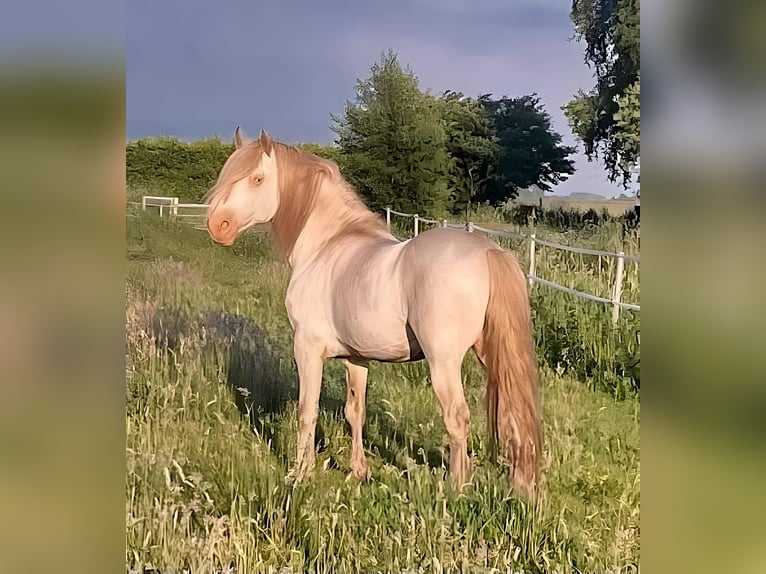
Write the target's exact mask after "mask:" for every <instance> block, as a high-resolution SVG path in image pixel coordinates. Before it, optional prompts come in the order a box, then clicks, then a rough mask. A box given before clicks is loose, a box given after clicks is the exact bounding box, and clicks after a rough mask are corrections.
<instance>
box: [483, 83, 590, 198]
mask: <svg viewBox="0 0 766 574" xmlns="http://www.w3.org/2000/svg"><path fill="white" fill-rule="evenodd" d="M479 101H480V102H481V103H482V105H483V106H484V107H485V109H487V110H488V112H489V113H490V114H491V118H492V120H493V122H494V127H495V132H496V134H497V141H498V146H499V150H500V152H499V156H498V166H497V171H496V173H495V176H494V177H493V178H492V181H491V183H490V184H489V185H488V186H487V188H486V194H487V195H486V197H485V198H484V199H488V200H489V201H491V202H492V203H501V202H504V201H506V200H507V199H509V198H513V197H516V195H518V190H520V189H524V188H527V187H530V186H532V185H537V186H538V187H539V188H540V189H542V190H544V191H551V190H552V187H553V186H554V185H556V184H558V183H560V182H562V181H564V180H566V179H567V178H568V177H569V176H570V175H571V174H573V173H574V171H575V167H574V162H573V161H572V160H571V159H569V156H570V155H572V154H573V153H575V151H576V149H575V148H573V147H570V146H564V145H561V135H559V134H558V133H556V132H554V131H552V129H551V117H550V115H549V114H548V112H546V111H545V108H544V107H543V105H542V104H541V103H540V98H539V97H538V96H537V95H536V94H531V95H527V96H521V97H519V98H508V97H503V98H501V99H499V100H492V99H491V98H490V96H488V95H487V96H482V97H481V98H479Z"/></svg>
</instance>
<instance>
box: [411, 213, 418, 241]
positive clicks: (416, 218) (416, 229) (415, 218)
mask: <svg viewBox="0 0 766 574" xmlns="http://www.w3.org/2000/svg"><path fill="white" fill-rule="evenodd" d="M412 218H413V219H414V220H415V237H417V236H418V222H419V221H420V220H419V219H418V214H417V213H416V214H415V215H413V216H412Z"/></svg>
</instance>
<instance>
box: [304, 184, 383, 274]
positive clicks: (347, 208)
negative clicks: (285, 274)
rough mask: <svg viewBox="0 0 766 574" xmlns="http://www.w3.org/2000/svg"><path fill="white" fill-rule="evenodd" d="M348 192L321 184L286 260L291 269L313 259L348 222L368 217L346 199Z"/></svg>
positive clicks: (363, 208) (365, 210)
mask: <svg viewBox="0 0 766 574" xmlns="http://www.w3.org/2000/svg"><path fill="white" fill-rule="evenodd" d="M348 193H349V192H348V191H346V190H344V189H342V188H341V187H339V185H338V184H337V183H336V182H329V181H328V182H325V183H324V184H323V185H322V187H321V188H320V191H319V194H318V196H317V197H316V201H315V203H314V208H313V210H312V211H311V214H310V215H309V217H308V219H307V220H306V224H305V226H304V227H303V230H302V231H301V233H300V235H299V236H298V239H297V241H296V242H295V246H294V247H293V250H292V253H291V254H290V257H289V263H290V266H291V267H292V268H293V269H297V268H299V267H300V266H301V265H303V264H305V263H308V262H310V261H311V260H313V259H314V258H315V257H316V256H317V255H318V253H319V251H320V250H321V249H322V247H323V246H325V245H326V244H327V243H328V241H330V240H332V239H334V238H337V237H341V236H342V235H343V232H344V231H345V229H346V226H347V225H348V224H349V222H351V221H353V220H354V218H355V217H359V216H360V215H362V216H366V215H368V214H369V211H368V210H367V208H366V207H365V206H364V204H362V203H361V202H359V201H358V200H356V199H355V198H353V199H351V200H350V199H349V197H348V195H347V194H348Z"/></svg>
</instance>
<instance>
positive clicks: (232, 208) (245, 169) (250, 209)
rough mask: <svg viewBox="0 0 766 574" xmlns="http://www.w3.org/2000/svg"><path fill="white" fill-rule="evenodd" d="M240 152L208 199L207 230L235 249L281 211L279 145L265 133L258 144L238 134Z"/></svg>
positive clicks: (232, 160)
mask: <svg viewBox="0 0 766 574" xmlns="http://www.w3.org/2000/svg"><path fill="white" fill-rule="evenodd" d="M234 145H235V147H236V150H235V151H234V153H233V154H231V156H229V159H227V160H226V163H225V164H224V166H223V169H221V173H220V175H219V176H218V181H217V182H216V184H215V186H213V188H212V189H211V190H210V192H208V194H207V196H206V198H205V199H206V200H207V202H208V203H209V204H210V207H208V210H207V229H208V232H209V233H210V236H211V237H212V238H213V240H214V241H217V242H218V243H222V244H224V245H231V244H232V243H234V240H235V239H236V238H237V236H239V235H240V234H241V233H242V232H243V231H245V230H247V229H249V228H251V227H253V226H254V225H257V224H259V223H265V222H267V221H271V219H272V218H273V217H274V214H275V213H276V212H277V208H278V207H279V191H278V189H279V188H278V185H277V183H278V181H277V161H276V153H277V150H276V144H275V143H274V142H272V140H271V138H270V137H269V136H268V134H267V133H266V132H264V131H261V135H260V137H259V138H258V139H257V140H249V139H247V138H245V136H244V134H243V133H242V131H241V130H240V129H239V128H237V130H236V131H235V132H234Z"/></svg>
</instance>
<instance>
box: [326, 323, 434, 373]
mask: <svg viewBox="0 0 766 574" xmlns="http://www.w3.org/2000/svg"><path fill="white" fill-rule="evenodd" d="M349 323H350V324H347V325H344V326H343V328H341V329H339V332H338V336H339V337H338V338H339V342H340V344H341V347H342V348H343V350H344V351H345V353H346V354H345V356H346V357H349V358H363V359H370V360H374V361H383V362H390V363H401V362H406V361H419V360H421V359H422V358H423V352H422V350H421V349H420V345H419V343H418V341H417V339H416V338H415V336H414V334H412V331H411V330H410V329H409V327H408V326H407V325H406V323H400V322H398V321H397V322H394V321H385V320H381V319H380V318H379V317H378V318H377V320H372V319H370V320H369V321H365V320H364V319H363V318H360V319H358V320H354V321H349ZM338 356H341V355H338Z"/></svg>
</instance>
